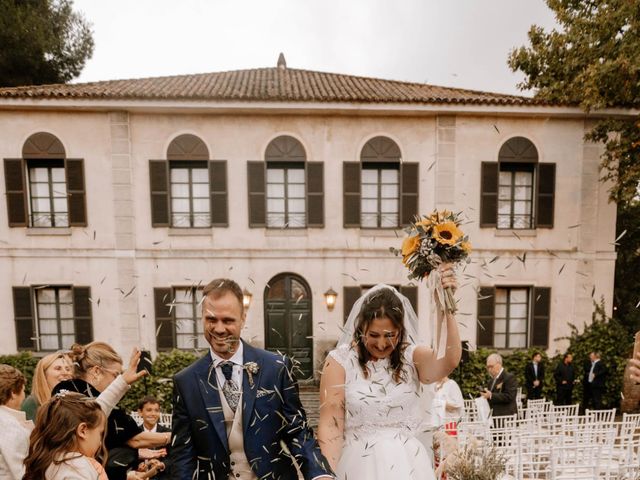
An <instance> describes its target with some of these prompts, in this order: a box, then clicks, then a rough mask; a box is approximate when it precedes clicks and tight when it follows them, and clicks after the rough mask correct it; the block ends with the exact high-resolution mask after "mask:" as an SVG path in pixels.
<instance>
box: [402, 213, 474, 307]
mask: <svg viewBox="0 0 640 480" xmlns="http://www.w3.org/2000/svg"><path fill="white" fill-rule="evenodd" d="M461 223H462V222H461V219H460V214H458V213H453V212H450V211H448V210H443V211H440V212H439V211H437V210H434V211H433V213H431V214H430V215H423V216H418V217H416V221H415V222H413V223H412V224H411V225H409V226H408V227H407V228H406V229H405V231H406V232H407V237H406V238H405V239H404V241H403V242H402V248H400V249H397V248H393V247H392V248H391V251H392V252H393V253H395V254H396V255H399V254H401V255H402V263H404V265H405V266H406V267H407V268H408V269H409V272H410V273H409V279H414V278H415V279H418V280H422V279H423V278H426V277H427V276H429V274H430V273H431V272H433V271H434V270H437V268H438V266H439V265H440V264H442V263H461V262H467V263H469V261H470V258H469V253H470V252H471V243H469V237H468V236H467V235H465V234H464V232H462V230H460V224H461ZM444 301H445V307H446V309H447V310H448V311H450V312H455V311H456V302H455V299H454V298H453V292H452V291H451V290H450V289H446V290H445V298H444Z"/></svg>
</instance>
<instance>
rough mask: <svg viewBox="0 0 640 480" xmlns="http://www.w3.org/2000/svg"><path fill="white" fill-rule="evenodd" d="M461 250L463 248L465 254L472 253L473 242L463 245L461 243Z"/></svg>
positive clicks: (463, 243)
mask: <svg viewBox="0 0 640 480" xmlns="http://www.w3.org/2000/svg"><path fill="white" fill-rule="evenodd" d="M460 248H461V249H462V250H463V251H464V252H465V253H471V242H461V243H460Z"/></svg>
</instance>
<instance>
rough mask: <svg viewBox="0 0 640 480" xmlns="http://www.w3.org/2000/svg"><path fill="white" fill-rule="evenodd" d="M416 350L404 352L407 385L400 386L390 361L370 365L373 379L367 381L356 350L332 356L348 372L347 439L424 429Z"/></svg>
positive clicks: (340, 350) (339, 350) (347, 349)
mask: <svg viewBox="0 0 640 480" xmlns="http://www.w3.org/2000/svg"><path fill="white" fill-rule="evenodd" d="M414 348H415V346H409V347H407V348H406V350H405V352H404V357H405V358H404V362H405V367H404V368H405V377H406V381H404V382H400V383H396V382H395V381H394V380H393V371H392V370H391V368H390V362H389V359H382V360H378V361H375V362H373V361H370V362H369V363H368V364H367V366H368V367H369V378H365V377H364V374H363V373H362V369H361V367H360V364H359V363H358V355H357V353H356V351H355V350H354V349H353V348H351V347H349V346H348V345H342V346H340V347H338V348H336V349H335V350H333V351H331V352H330V354H329V355H331V357H332V358H334V359H335V360H336V361H337V362H338V363H339V364H340V365H341V366H342V367H343V368H344V370H345V409H346V413H345V438H346V439H349V438H358V437H362V436H363V435H370V434H378V433H382V432H384V431H391V432H392V433H402V432H404V433H409V434H413V433H415V432H416V431H417V429H418V428H419V427H420V424H421V421H422V418H421V415H420V407H419V402H418V392H419V388H420V383H419V380H418V376H417V372H416V369H415V367H414V366H413V350H414Z"/></svg>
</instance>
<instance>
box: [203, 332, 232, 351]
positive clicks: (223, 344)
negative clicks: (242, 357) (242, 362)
mask: <svg viewBox="0 0 640 480" xmlns="http://www.w3.org/2000/svg"><path fill="white" fill-rule="evenodd" d="M208 340H209V343H210V344H211V346H212V347H213V349H214V351H215V350H218V351H224V352H227V353H235V351H236V350H237V349H238V343H239V342H240V337H236V336H233V335H223V336H218V335H213V334H210V335H209V338H208Z"/></svg>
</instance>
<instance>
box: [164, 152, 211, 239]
mask: <svg viewBox="0 0 640 480" xmlns="http://www.w3.org/2000/svg"><path fill="white" fill-rule="evenodd" d="M178 169H188V175H189V181H188V183H187V185H188V187H189V197H188V201H189V212H188V213H184V212H181V215H185V216H187V215H188V219H189V225H185V226H180V225H176V224H174V221H173V215H174V209H173V201H174V196H173V189H172V187H173V185H174V182H173V181H172V170H178ZM194 169H203V170H205V171H206V174H207V176H206V178H207V180H206V182H204V183H201V184H202V185H206V187H207V195H206V196H205V197H197V199H200V200H206V201H207V209H208V215H209V222H208V223H207V224H206V225H202V226H194V220H195V217H194V215H195V214H196V212H194V211H193V201H194V196H193V170H194ZM168 174H169V178H168V186H169V227H170V228H176V229H192V228H196V229H200V228H211V227H212V218H211V217H212V212H211V193H210V188H211V187H210V180H209V161H207V160H169V161H168ZM176 184H179V185H184V183H176ZM177 200H184V198H178V199H177Z"/></svg>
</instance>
